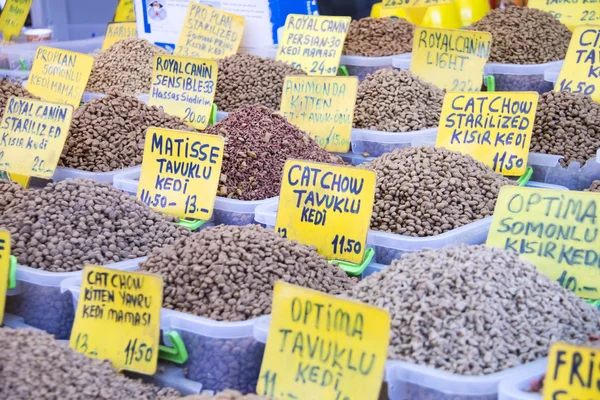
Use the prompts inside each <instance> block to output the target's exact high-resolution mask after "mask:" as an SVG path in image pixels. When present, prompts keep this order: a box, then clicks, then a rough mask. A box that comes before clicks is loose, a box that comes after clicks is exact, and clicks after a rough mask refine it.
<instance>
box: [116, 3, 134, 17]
mask: <svg viewBox="0 0 600 400" xmlns="http://www.w3.org/2000/svg"><path fill="white" fill-rule="evenodd" d="M113 20H114V21H115V22H131V21H135V8H134V6H133V0H119V4H117V10H116V12H115V17H114V19H113Z"/></svg>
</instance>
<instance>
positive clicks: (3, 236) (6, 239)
mask: <svg viewBox="0 0 600 400" xmlns="http://www.w3.org/2000/svg"><path fill="white" fill-rule="evenodd" d="M9 272H10V233H8V232H7V231H0V324H1V323H2V319H3V318H4V307H5V306H6V292H7V290H8V274H9Z"/></svg>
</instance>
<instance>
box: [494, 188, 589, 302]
mask: <svg viewBox="0 0 600 400" xmlns="http://www.w3.org/2000/svg"><path fill="white" fill-rule="evenodd" d="M487 245H488V246H494V247H501V248H504V249H508V250H513V251H516V252H518V253H519V254H520V255H521V258H522V259H524V260H526V261H529V262H531V263H532V264H534V265H535V266H536V267H537V269H538V270H539V271H540V272H541V273H543V274H544V275H546V276H548V277H549V278H551V279H552V280H555V281H557V282H558V283H560V285H561V286H562V287H564V288H566V289H568V290H571V291H572V292H574V293H575V294H576V295H577V296H579V297H583V298H588V299H600V194H598V193H591V192H590V193H586V192H574V191H573V192H571V191H561V190H541V189H531V188H524V187H518V186H504V187H503V188H502V189H501V190H500V195H499V196H498V200H497V201H496V208H495V209H494V216H493V220H492V225H491V227H490V232H489V235H488V239H487Z"/></svg>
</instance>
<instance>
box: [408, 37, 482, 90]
mask: <svg viewBox="0 0 600 400" xmlns="http://www.w3.org/2000/svg"><path fill="white" fill-rule="evenodd" d="M491 45H492V35H491V34H490V33H488V32H476V31H465V30H458V29H439V28H426V27H422V26H416V27H415V35H414V39H413V50H412V58H411V62H410V71H411V72H412V73H413V74H415V75H417V76H419V77H420V78H421V79H423V80H425V81H427V82H430V83H433V84H434V85H436V86H437V87H439V88H441V89H446V90H448V91H450V92H480V91H481V84H482V81H483V67H484V65H485V63H486V62H487V59H488V57H489V55H490V47H491Z"/></svg>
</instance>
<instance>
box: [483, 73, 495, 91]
mask: <svg viewBox="0 0 600 400" xmlns="http://www.w3.org/2000/svg"><path fill="white" fill-rule="evenodd" d="M485 81H486V85H485V86H486V87H487V91H488V92H495V91H496V78H494V75H489V76H486V77H485Z"/></svg>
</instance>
